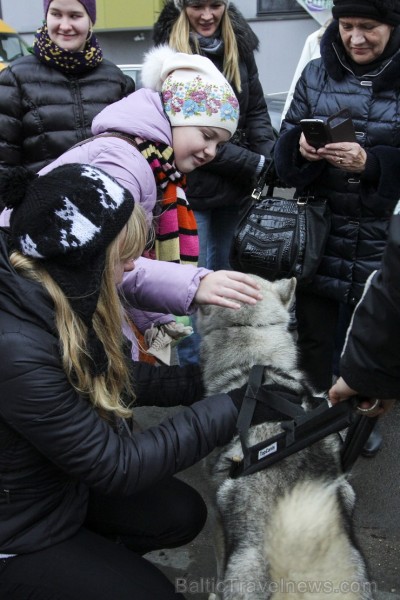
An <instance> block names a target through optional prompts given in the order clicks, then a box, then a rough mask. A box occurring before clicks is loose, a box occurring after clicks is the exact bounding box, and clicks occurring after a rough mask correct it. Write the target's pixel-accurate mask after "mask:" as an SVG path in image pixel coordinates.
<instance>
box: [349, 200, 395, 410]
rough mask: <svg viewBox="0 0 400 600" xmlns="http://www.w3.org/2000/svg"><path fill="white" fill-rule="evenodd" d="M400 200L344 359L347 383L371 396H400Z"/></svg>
mask: <svg viewBox="0 0 400 600" xmlns="http://www.w3.org/2000/svg"><path fill="white" fill-rule="evenodd" d="M399 211H400V204H399V205H398V207H397V214H396V215H394V216H393V217H392V221H391V223H390V229H389V238H388V244H387V246H386V250H385V253H384V257H383V261H382V269H381V270H380V271H378V273H376V274H375V275H374V276H373V277H372V278H371V280H370V281H369V282H368V283H369V285H368V287H367V289H366V291H365V294H364V296H363V298H362V300H361V302H360V304H358V305H357V307H356V310H355V313H354V318H353V322H352V327H351V334H350V335H349V336H348V338H347V343H346V345H345V348H344V351H343V356H342V359H341V362H340V373H341V375H342V377H343V378H344V380H345V381H346V383H348V384H349V385H350V387H352V388H353V389H354V390H357V391H358V392H359V393H360V394H362V395H365V396H368V397H369V398H397V399H398V398H400V277H399V273H400V212H399Z"/></svg>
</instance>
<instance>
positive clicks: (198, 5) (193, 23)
mask: <svg viewBox="0 0 400 600" xmlns="http://www.w3.org/2000/svg"><path fill="white" fill-rule="evenodd" d="M225 9H226V5H225V3H224V2H220V1H219V0H203V1H202V0H198V2H195V3H193V4H191V5H190V6H187V7H186V8H185V10H186V16H187V18H188V19H189V23H190V27H191V28H192V30H193V31H195V32H196V33H198V34H199V35H202V36H203V37H210V36H212V35H214V34H215V32H216V31H217V29H218V28H219V26H220V24H221V20H222V17H223V14H224V12H225Z"/></svg>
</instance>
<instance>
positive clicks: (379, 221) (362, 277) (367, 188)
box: [275, 21, 400, 304]
mask: <svg viewBox="0 0 400 600" xmlns="http://www.w3.org/2000/svg"><path fill="white" fill-rule="evenodd" d="M399 103H400V51H397V52H396V53H395V54H394V55H393V56H392V57H391V58H390V59H388V60H386V61H385V62H383V63H382V64H381V65H380V66H379V67H377V68H376V69H375V70H373V71H372V72H371V73H370V74H366V75H364V76H356V75H355V74H354V73H353V72H352V71H351V69H350V67H349V66H348V65H347V63H346V59H345V56H344V53H343V50H342V49H341V44H340V43H339V42H338V24H337V22H336V21H334V22H333V23H332V24H331V25H330V26H329V28H328V29H327V31H326V33H325V35H324V36H323V38H322V41H321V58H320V59H315V60H313V61H311V62H310V63H309V64H308V65H307V66H306V68H305V70H304V71H303V74H302V76H301V78H300V80H299V82H298V85H297V87H296V90H295V94H294V97H293V101H292V103H291V106H290V108H289V111H288V112H287V114H286V118H285V120H284V122H283V124H282V129H281V133H280V136H279V139H278V141H277V143H276V146H275V161H276V167H277V170H278V174H279V176H280V178H281V179H283V180H284V181H285V182H286V183H287V184H289V185H292V186H295V187H296V188H297V190H298V191H299V192H300V191H302V190H305V189H307V187H308V188H310V189H311V190H313V192H314V193H315V194H316V195H318V196H322V197H326V198H328V199H329V204H330V208H331V210H332V229H331V234H330V237H329V240H328V244H327V247H326V251H325V256H324V258H323V260H322V263H321V265H320V267H319V270H318V273H317V276H316V277H315V279H314V281H313V282H312V283H311V284H310V287H311V289H312V290H313V291H314V292H316V293H319V294H322V295H323V296H327V297H330V298H333V299H335V300H337V301H340V302H346V303H350V304H355V303H356V301H358V300H359V298H360V297H361V294H362V290H363V287H364V284H365V281H366V280H367V278H368V276H369V274H370V273H371V272H372V271H374V270H375V269H377V268H379V266H380V263H381V259H382V253H383V250H384V247H385V244H386V239H387V230H388V224H389V220H390V216H391V214H392V213H393V209H394V206H395V204H396V202H397V199H398V198H399V196H400V177H399V173H400V112H399ZM344 107H348V108H349V109H350V111H351V114H352V117H353V122H354V125H355V129H356V132H357V140H358V142H359V143H360V144H361V146H363V147H364V148H365V150H366V151H367V155H368V159H367V165H366V170H365V172H364V173H363V174H362V175H361V176H358V175H356V174H354V173H346V172H344V171H342V170H340V169H337V168H336V167H334V166H330V165H329V164H328V163H327V162H326V161H320V162H318V163H310V162H307V161H303V160H302V158H301V156H300V154H299V152H298V142H299V138H300V126H299V125H298V123H299V121H300V119H303V118H309V117H317V118H324V119H326V118H327V117H328V116H330V115H331V114H333V113H335V112H337V111H338V110H339V109H341V108H344Z"/></svg>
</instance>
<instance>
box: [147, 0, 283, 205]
mask: <svg viewBox="0 0 400 600" xmlns="http://www.w3.org/2000/svg"><path fill="white" fill-rule="evenodd" d="M228 11H229V15H230V18H231V21H232V25H233V29H234V32H235V36H236V40H237V44H238V49H239V57H240V61H239V68H240V76H241V85H242V91H241V92H240V93H239V92H237V90H236V89H235V88H234V89H235V93H236V95H237V98H238V101H239V105H240V117H239V126H238V129H239V130H240V131H242V132H243V133H244V135H245V141H244V142H242V143H241V144H240V145H239V144H233V143H228V144H225V145H224V146H223V148H222V149H221V150H220V151H219V152H218V154H217V156H216V158H215V159H214V160H213V161H212V162H211V163H209V164H208V165H206V166H204V167H200V168H199V169H196V170H195V171H193V172H192V173H190V174H189V175H188V177H187V181H188V190H187V196H188V199H189V201H190V205H191V207H192V208H193V209H195V210H206V209H209V208H215V207H218V206H227V205H233V206H234V205H239V204H240V203H241V200H242V198H243V196H245V195H246V194H248V193H249V192H250V193H251V191H252V189H253V187H254V183H255V173H256V169H257V166H258V164H259V161H260V154H262V155H264V156H266V157H269V156H270V153H271V149H272V146H273V143H274V134H273V131H272V126H271V121H270V117H269V114H268V109H267V105H266V103H265V99H264V94H263V90H262V87H261V83H260V80H259V77H258V70H257V66H256V62H255V59H254V52H255V51H256V50H258V46H259V41H258V39H257V37H256V35H255V33H254V32H253V30H252V29H251V28H250V26H249V25H248V23H247V22H246V20H245V19H244V18H243V16H242V15H241V14H240V12H239V11H238V10H237V9H236V8H235V6H234V5H233V4H232V3H230V5H229V8H228ZM178 16H179V11H178V10H177V9H176V8H175V6H174V3H173V2H172V0H171V1H169V2H167V3H166V5H165V7H164V9H163V11H162V12H161V14H160V17H159V19H158V21H157V23H156V25H155V27H154V35H153V39H154V42H155V44H156V45H159V44H166V43H168V41H169V36H170V33H171V29H172V26H173V24H174V23H175V21H176V20H177V18H178ZM206 56H207V58H209V59H211V60H212V61H213V63H214V64H215V65H216V67H217V68H218V69H219V70H220V71H221V72H222V70H223V56H222V55H214V54H210V53H208V54H206ZM233 87H234V86H233Z"/></svg>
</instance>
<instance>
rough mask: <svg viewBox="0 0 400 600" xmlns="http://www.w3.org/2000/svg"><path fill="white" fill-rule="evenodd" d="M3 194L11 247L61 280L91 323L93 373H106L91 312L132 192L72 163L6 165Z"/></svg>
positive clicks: (0, 195)
mask: <svg viewBox="0 0 400 600" xmlns="http://www.w3.org/2000/svg"><path fill="white" fill-rule="evenodd" d="M0 199H1V200H2V202H3V203H4V204H5V206H6V207H7V208H12V209H13V210H12V213H11V219H10V234H11V242H12V245H13V247H14V248H15V249H17V250H19V251H20V252H21V253H22V254H24V255H25V256H30V257H32V258H34V259H36V260H37V261H38V262H39V263H40V264H41V265H42V266H43V268H44V269H45V270H46V271H47V272H48V273H49V274H50V276H51V277H52V278H53V279H54V281H55V282H56V283H57V284H58V285H59V287H60V288H61V290H62V291H63V292H64V294H65V296H66V297H67V298H68V300H69V303H70V305H71V307H72V310H73V311H74V312H75V313H76V314H77V315H78V316H79V317H80V318H81V319H82V321H83V322H84V323H85V325H86V326H87V327H88V342H87V343H88V348H89V351H90V354H91V358H92V364H91V371H92V374H93V375H98V374H100V373H102V372H104V371H105V370H106V368H107V357H106V355H105V352H104V348H103V345H102V343H101V342H100V340H99V339H98V337H97V335H96V333H95V331H94V329H93V325H92V317H93V314H94V312H95V310H96V307H97V303H98V299H99V294H100V285H101V279H102V276H103V271H104V267H105V261H106V251H107V248H108V246H109V245H110V243H111V242H112V241H113V240H114V239H115V238H116V237H117V236H118V234H119V233H120V231H121V230H122V229H123V227H124V225H125V224H126V223H127V221H128V220H129V218H130V216H131V214H132V211H133V208H134V206H135V201H134V199H133V197H132V195H131V194H130V192H128V191H127V190H125V189H124V188H123V187H121V186H120V185H119V183H117V181H115V180H114V179H113V178H112V177H110V176H109V175H107V174H106V173H104V172H103V171H101V170H100V169H98V168H94V167H92V166H90V165H82V164H68V165H62V166H60V167H57V168H55V169H54V170H53V171H50V172H49V173H47V174H46V175H42V176H40V177H39V176H38V175H36V174H35V173H33V172H32V171H29V170H28V169H25V168H24V167H15V168H10V169H7V171H4V173H2V174H1V176H0Z"/></svg>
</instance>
